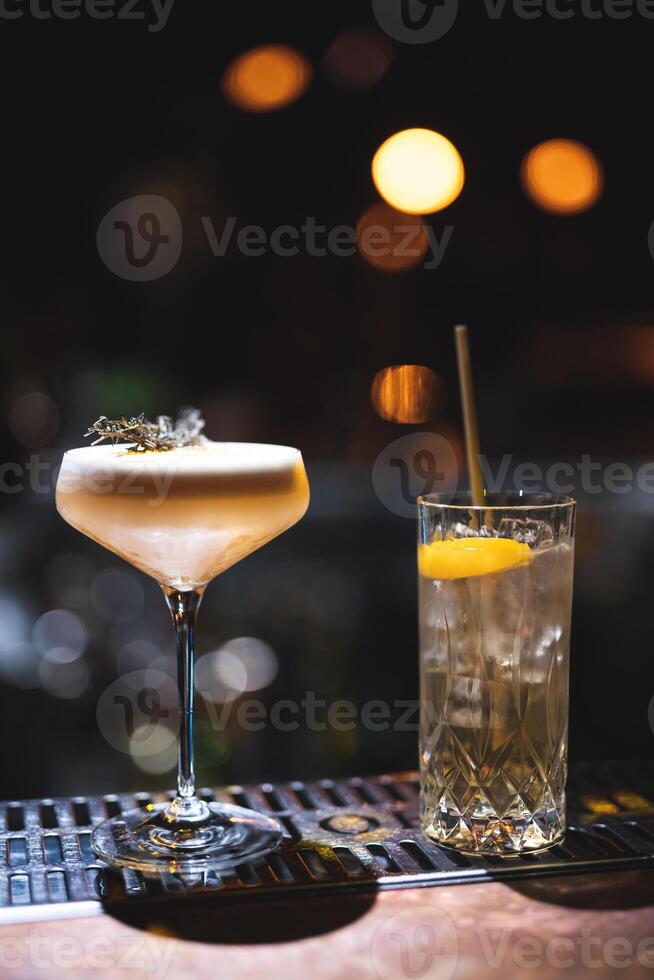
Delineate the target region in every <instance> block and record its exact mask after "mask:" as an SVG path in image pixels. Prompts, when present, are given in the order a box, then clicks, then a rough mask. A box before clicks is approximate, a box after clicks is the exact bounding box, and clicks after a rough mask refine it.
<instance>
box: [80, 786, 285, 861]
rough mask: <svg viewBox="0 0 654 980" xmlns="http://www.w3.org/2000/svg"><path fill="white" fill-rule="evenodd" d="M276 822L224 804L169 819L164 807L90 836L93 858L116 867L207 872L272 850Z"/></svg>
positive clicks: (134, 813) (115, 820) (130, 814)
mask: <svg viewBox="0 0 654 980" xmlns="http://www.w3.org/2000/svg"><path fill="white" fill-rule="evenodd" d="M282 836H283V830H282V828H281V826H280V824H279V823H278V822H277V821H276V820H273V819H272V818H271V817H267V816H265V815H264V814H262V813H256V812H255V811H254V810H246V809H244V808H243V807H240V806H231V805H230V804H227V803H206V804H202V813H201V815H200V816H199V817H195V818H194V819H192V820H191V819H188V820H184V819H181V820H180V819H178V818H176V819H172V818H171V807H170V805H169V804H166V803H161V804H159V805H152V806H148V807H147V808H146V809H144V810H128V811H127V813H122V814H121V815H120V816H118V817H112V819H111V820H105V822H104V823H101V824H100V826H99V827H96V829H95V830H94V832H93V835H92V837H91V844H92V847H93V850H94V851H95V853H96V854H97V856H98V857H99V858H100V859H101V860H102V861H104V862H105V863H106V864H108V865H110V866H112V867H116V868H134V869H135V870H137V871H143V872H148V871H150V872H160V871H169V872H185V871H193V872H195V871H207V870H210V869H219V868H227V867H231V866H233V865H235V864H241V863H242V862H243V861H255V860H257V858H261V857H263V856H264V855H265V854H267V853H268V852H269V851H271V850H272V849H273V848H274V847H277V845H278V844H279V842H280V841H281V839H282Z"/></svg>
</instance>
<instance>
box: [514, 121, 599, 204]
mask: <svg viewBox="0 0 654 980" xmlns="http://www.w3.org/2000/svg"><path fill="white" fill-rule="evenodd" d="M520 177H521V180H522V186H523V188H524V190H525V193H526V194H527V195H528V196H529V197H530V198H531V199H532V201H533V202H534V203H535V204H537V205H538V207H539V208H542V209H543V210H544V211H550V212H552V213H553V214H579V213H580V212H581V211H587V210H588V208H590V207H592V206H593V204H595V203H596V202H597V201H598V200H599V198H600V195H601V193H602V189H603V186H604V177H603V174H602V167H601V165H600V162H599V160H598V159H597V157H596V156H595V154H594V153H593V151H592V150H589V149H588V147H587V146H584V145H583V143H578V142H576V141H575V140H566V139H554V140H547V141H546V142H545V143H539V144H538V146H535V147H534V148H533V150H530V151H529V153H528V154H527V155H526V157H525V158H524V160H523V161H522V168H521V172H520Z"/></svg>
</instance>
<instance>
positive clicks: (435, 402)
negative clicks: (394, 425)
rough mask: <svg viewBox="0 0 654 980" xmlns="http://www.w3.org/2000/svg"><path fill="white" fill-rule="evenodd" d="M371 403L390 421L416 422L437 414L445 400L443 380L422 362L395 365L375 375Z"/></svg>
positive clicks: (425, 420)
mask: <svg viewBox="0 0 654 980" xmlns="http://www.w3.org/2000/svg"><path fill="white" fill-rule="evenodd" d="M370 397H371V399H372V405H373V408H374V409H375V411H376V412H377V414H378V415H380V416H381V418H383V419H386V421H387V422H402V423H406V424H413V425H416V424H418V423H420V422H428V421H429V420H430V419H432V418H433V417H434V415H435V414H436V412H437V411H438V409H439V407H440V405H441V403H442V398H443V395H442V383H441V380H440V378H439V377H438V375H437V374H436V372H435V371H432V369H431V368H428V367H425V366H424V365H422V364H395V365H393V366H392V367H386V368H382V370H381V371H378V372H377V374H376V375H375V377H374V378H373V382H372V388H371V391H370Z"/></svg>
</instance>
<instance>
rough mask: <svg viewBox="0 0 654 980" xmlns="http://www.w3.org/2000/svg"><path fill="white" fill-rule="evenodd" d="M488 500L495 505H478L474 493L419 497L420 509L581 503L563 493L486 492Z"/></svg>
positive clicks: (557, 506)
mask: <svg viewBox="0 0 654 980" xmlns="http://www.w3.org/2000/svg"><path fill="white" fill-rule="evenodd" d="M484 497H485V498H487V499H488V500H489V501H492V503H483V504H474V503H473V502H472V493H471V492H470V490H459V491H457V492H456V493H428V494H424V495H423V496H420V497H418V498H417V501H416V502H417V504H418V506H422V507H434V508H437V509H439V510H465V511H471V510H473V511H481V510H532V511H533V510H554V509H559V510H564V509H565V508H567V507H574V506H576V504H577V501H576V500H575V498H574V497H569V496H567V495H566V494H563V493H525V492H524V491H522V490H497V491H491V492H490V493H489V492H487V491H484Z"/></svg>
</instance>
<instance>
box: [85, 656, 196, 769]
mask: <svg viewBox="0 0 654 980" xmlns="http://www.w3.org/2000/svg"><path fill="white" fill-rule="evenodd" d="M171 685H173V681H172V680H171V678H170V677H169V676H168V674H166V673H165V672H164V671H162V670H158V669H156V668H154V667H150V668H148V669H147V670H134V671H131V672H130V673H129V674H125V675H123V676H122V677H119V678H117V680H115V681H113V682H112V683H111V684H110V685H109V686H108V687H107V688H105V690H104V691H103V693H102V695H101V696H100V699H99V701H98V706H97V709H96V718H97V721H98V728H99V729H100V731H101V733H102V734H103V735H104V737H105V739H106V740H107V742H108V743H109V745H111V746H112V748H114V749H117V750H118V751H119V752H124V753H125V754H126V755H132V756H148V755H154V754H158V753H161V752H163V751H165V750H166V749H168V748H170V747H171V746H172V745H173V744H175V743H176V741H177V732H178V730H179V716H178V713H177V711H176V710H171V708H170V707H169V706H168V703H169V698H168V694H169V692H170V688H171Z"/></svg>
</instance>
